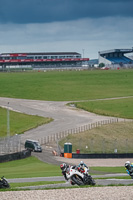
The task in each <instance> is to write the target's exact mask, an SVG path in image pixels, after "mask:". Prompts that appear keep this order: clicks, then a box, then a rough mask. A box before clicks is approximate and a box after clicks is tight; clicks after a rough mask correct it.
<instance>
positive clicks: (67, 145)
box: [64, 143, 72, 158]
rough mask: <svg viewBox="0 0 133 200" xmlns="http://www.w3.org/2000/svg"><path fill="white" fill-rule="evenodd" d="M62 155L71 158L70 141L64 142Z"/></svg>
mask: <svg viewBox="0 0 133 200" xmlns="http://www.w3.org/2000/svg"><path fill="white" fill-rule="evenodd" d="M64 157H65V158H72V144H71V143H65V144H64Z"/></svg>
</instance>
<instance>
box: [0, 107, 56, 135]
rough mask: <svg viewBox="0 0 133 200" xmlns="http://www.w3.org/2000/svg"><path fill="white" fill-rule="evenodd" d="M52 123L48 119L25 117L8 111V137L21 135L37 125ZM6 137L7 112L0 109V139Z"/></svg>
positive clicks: (32, 116)
mask: <svg viewBox="0 0 133 200" xmlns="http://www.w3.org/2000/svg"><path fill="white" fill-rule="evenodd" d="M50 121H52V119H50V118H44V117H40V116H34V115H26V114H22V113H17V112H14V111H10V135H14V134H21V133H24V132H25V131H27V130H29V129H32V128H36V127H37V126H39V125H42V124H46V123H49V122H50ZM6 135H7V110H6V109H3V108H0V137H4V136H6Z"/></svg>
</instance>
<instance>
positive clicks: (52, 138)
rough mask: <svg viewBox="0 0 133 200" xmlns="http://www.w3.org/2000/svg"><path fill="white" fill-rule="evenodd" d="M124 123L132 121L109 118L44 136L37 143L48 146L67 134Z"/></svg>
mask: <svg viewBox="0 0 133 200" xmlns="http://www.w3.org/2000/svg"><path fill="white" fill-rule="evenodd" d="M126 121H133V120H128V119H119V118H111V119H108V120H102V121H97V122H95V123H89V124H87V125H84V126H81V127H78V128H73V129H68V130H66V131H62V132H59V133H55V134H53V135H49V136H45V137H43V138H39V139H38V141H39V143H40V144H41V145H43V144H48V143H50V142H56V141H59V140H61V139H62V138H65V137H66V136H68V135H69V134H77V133H81V132H84V131H87V130H91V129H92V128H96V127H100V126H102V125H106V124H111V123H118V122H126Z"/></svg>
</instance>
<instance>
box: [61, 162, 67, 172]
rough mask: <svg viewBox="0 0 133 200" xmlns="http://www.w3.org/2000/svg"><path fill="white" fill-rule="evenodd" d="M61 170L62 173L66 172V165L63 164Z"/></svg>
mask: <svg viewBox="0 0 133 200" xmlns="http://www.w3.org/2000/svg"><path fill="white" fill-rule="evenodd" d="M60 168H61V170H62V171H66V169H67V165H66V163H62V164H61V165H60Z"/></svg>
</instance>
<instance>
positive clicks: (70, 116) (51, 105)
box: [0, 97, 113, 142]
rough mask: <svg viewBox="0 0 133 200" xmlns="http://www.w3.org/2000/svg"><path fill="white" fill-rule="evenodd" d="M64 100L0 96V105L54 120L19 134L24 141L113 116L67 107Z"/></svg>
mask: <svg viewBox="0 0 133 200" xmlns="http://www.w3.org/2000/svg"><path fill="white" fill-rule="evenodd" d="M67 103H69V102H68V101H67V102H66V101H65V102H55V101H54V102H53V101H39V100H26V99H13V98H3V97H0V106H1V107H4V108H7V107H8V108H9V109H10V110H14V111H17V112H21V113H26V114H30V115H38V116H42V117H50V118H53V119H54V120H53V121H52V122H51V123H49V124H45V125H42V126H39V127H37V128H35V129H32V130H29V131H27V132H25V133H24V134H23V135H22V136H21V140H22V141H23V142H24V141H25V140H26V139H29V138H30V139H35V140H38V139H40V138H43V137H44V136H49V135H53V134H55V133H59V132H62V131H66V130H69V129H73V128H79V127H81V126H84V125H87V124H90V123H94V122H98V121H102V120H107V119H112V118H113V117H107V116H99V115H96V114H93V113H90V112H87V111H84V110H80V109H76V108H73V107H69V106H67V105H66V104H67Z"/></svg>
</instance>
